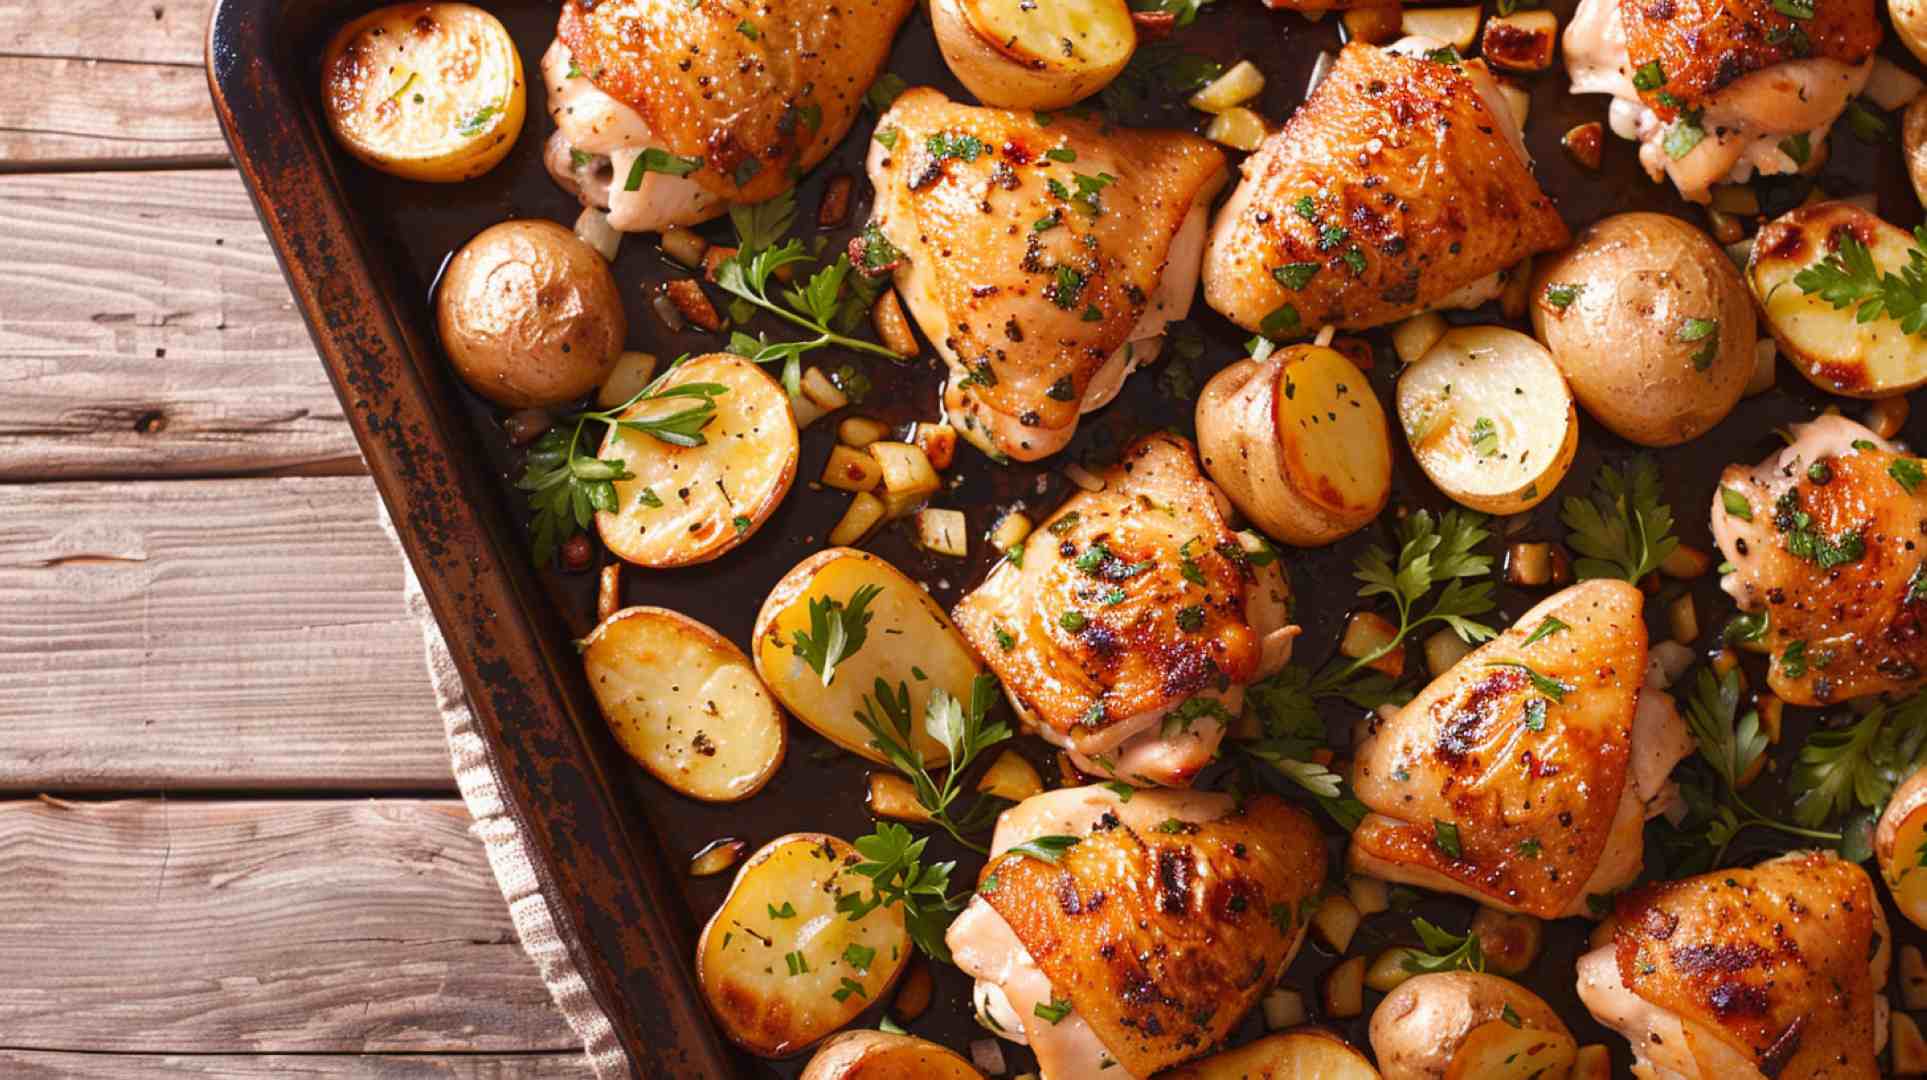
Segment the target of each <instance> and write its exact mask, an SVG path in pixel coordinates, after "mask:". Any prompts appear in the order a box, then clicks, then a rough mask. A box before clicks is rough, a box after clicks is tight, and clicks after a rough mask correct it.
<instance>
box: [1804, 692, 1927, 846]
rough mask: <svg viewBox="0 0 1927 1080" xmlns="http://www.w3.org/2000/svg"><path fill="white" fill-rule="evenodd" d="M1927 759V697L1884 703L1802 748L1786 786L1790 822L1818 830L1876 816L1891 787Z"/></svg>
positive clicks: (1817, 735) (1817, 734)
mask: <svg viewBox="0 0 1927 1080" xmlns="http://www.w3.org/2000/svg"><path fill="white" fill-rule="evenodd" d="M1923 760H1927V695H1918V694H1917V695H1915V696H1913V697H1910V698H1908V699H1906V700H1905V701H1902V702H1900V703H1898V704H1895V705H1887V704H1882V705H1878V706H1876V707H1874V709H1873V710H1872V711H1870V712H1868V713H1867V715H1865V716H1863V717H1861V718H1860V719H1859V720H1857V721H1854V722H1852V723H1849V724H1847V725H1846V726H1844V727H1840V728H1834V729H1831V730H1823V731H1816V732H1814V733H1813V734H1812V735H1811V736H1809V737H1808V738H1807V741H1806V745H1804V746H1802V747H1801V748H1800V756H1799V758H1798V759H1797V760H1796V761H1795V762H1794V765H1793V775H1792V780H1791V783H1790V785H1789V786H1790V787H1791V788H1792V790H1794V791H1797V792H1799V796H1798V797H1797V798H1796V799H1795V800H1794V803H1793V820H1795V821H1797V822H1799V823H1800V824H1801V825H1804V826H1807V827H1809V828H1817V827H1819V826H1820V825H1823V824H1825V823H1827V822H1829V821H1836V820H1839V819H1840V818H1843V817H1846V816H1848V815H1850V814H1855V813H1865V814H1868V815H1872V814H1878V813H1879V812H1880V810H1881V809H1882V808H1883V807H1885V806H1886V804H1887V799H1888V797H1890V796H1891V795H1893V793H1894V787H1895V786H1896V785H1898V784H1899V783H1900V781H1901V780H1902V779H1903V778H1904V777H1905V776H1906V775H1907V774H1908V773H1910V772H1912V771H1913V770H1914V768H1915V767H1916V766H1918V765H1920V764H1921V763H1922V761H1923Z"/></svg>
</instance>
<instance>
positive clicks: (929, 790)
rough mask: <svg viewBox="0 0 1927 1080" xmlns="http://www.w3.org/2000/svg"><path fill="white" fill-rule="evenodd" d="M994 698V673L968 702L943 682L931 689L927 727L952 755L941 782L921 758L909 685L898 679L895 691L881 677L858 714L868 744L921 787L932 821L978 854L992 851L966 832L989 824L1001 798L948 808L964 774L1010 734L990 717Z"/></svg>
mask: <svg viewBox="0 0 1927 1080" xmlns="http://www.w3.org/2000/svg"><path fill="white" fill-rule="evenodd" d="M996 697H997V680H996V679H995V678H993V677H991V676H990V675H979V676H977V678H976V680H975V681H974V682H972V684H971V687H970V701H969V702H968V704H966V703H964V702H960V701H958V700H957V699H956V698H954V697H952V696H950V694H949V693H948V692H947V691H945V690H944V688H943V687H941V686H939V687H934V688H932V689H931V691H930V698H929V700H928V701H927V702H926V703H925V705H924V710H923V730H924V733H925V734H927V735H929V736H930V737H931V738H932V739H934V740H936V741H937V743H938V744H939V745H941V746H942V747H943V748H944V753H945V755H946V757H947V759H948V760H947V767H946V768H945V770H944V776H943V779H942V780H941V781H939V780H937V779H936V778H935V777H934V776H932V775H931V773H930V770H929V769H928V768H927V767H926V766H925V765H924V763H923V756H922V755H921V754H919V753H917V751H916V750H915V748H914V747H915V740H914V739H913V738H912V736H911V734H910V731H911V726H910V725H911V718H910V688H909V687H908V686H907V685H905V684H904V683H901V682H899V683H897V686H896V689H895V691H894V692H893V691H892V690H891V689H890V685H889V684H888V683H886V682H884V681H883V680H882V679H878V680H877V681H876V686H875V689H874V693H872V694H867V695H865V696H864V698H863V709H862V711H861V712H859V713H857V714H856V719H857V722H858V723H860V724H862V725H863V728H864V730H866V731H868V732H869V733H870V745H871V746H874V747H876V749H877V750H878V751H880V752H881V753H882V754H883V756H884V757H886V758H888V759H889V761H890V764H891V765H893V766H895V767H896V769H897V771H898V772H901V773H903V774H904V775H905V776H907V777H909V779H910V783H911V785H912V786H914V787H915V788H916V791H917V803H918V804H919V805H921V806H922V807H923V809H924V810H925V812H927V813H928V814H929V815H930V821H931V823H932V824H935V825H937V826H939V827H941V828H942V829H943V830H944V831H945V832H947V833H949V834H950V835H951V837H952V838H954V839H955V840H956V841H957V842H958V843H960V844H962V845H964V846H965V847H967V848H970V849H971V850H972V851H976V852H980V853H983V852H987V850H988V849H986V848H985V847H984V846H983V845H981V844H977V843H975V842H973V841H971V840H969V839H966V838H965V834H966V833H972V832H979V831H981V830H983V829H984V828H986V827H988V826H989V825H990V823H991V820H992V819H993V818H994V817H995V816H996V812H997V809H998V805H999V802H1000V800H997V799H992V798H982V799H978V800H977V801H976V802H975V803H973V804H971V807H970V809H969V810H968V811H966V812H965V813H963V814H961V815H957V814H952V813H951V810H950V808H951V805H952V804H953V803H955V802H956V801H957V797H958V796H959V795H961V794H963V788H964V783H963V774H964V771H965V770H966V769H968V768H969V767H970V763H971V762H973V761H975V760H977V758H978V757H979V756H980V755H982V754H983V752H984V751H985V750H988V749H990V748H991V747H993V746H996V745H997V744H998V743H1001V742H1005V741H1007V740H1009V739H1010V737H1011V730H1010V725H1009V724H1006V723H1004V722H1003V721H1001V720H999V721H996V722H995V723H992V722H989V721H988V720H987V719H986V716H987V714H988V713H989V712H990V707H991V704H992V703H993V702H994V701H995V700H996Z"/></svg>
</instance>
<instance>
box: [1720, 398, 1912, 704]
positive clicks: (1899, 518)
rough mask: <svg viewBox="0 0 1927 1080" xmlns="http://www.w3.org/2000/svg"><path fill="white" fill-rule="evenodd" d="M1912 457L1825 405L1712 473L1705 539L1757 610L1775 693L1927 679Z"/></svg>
mask: <svg viewBox="0 0 1927 1080" xmlns="http://www.w3.org/2000/svg"><path fill="white" fill-rule="evenodd" d="M1922 470H1927V463H1920V462H1918V459H1915V458H1912V457H1909V456H1907V455H1904V454H1901V453H1899V452H1898V451H1897V450H1896V448H1895V447H1894V446H1893V444H1891V443H1889V442H1888V441H1887V440H1885V439H1882V438H1880V437H1879V436H1877V435H1875V434H1874V433H1873V432H1871V431H1868V430H1867V429H1866V428H1864V427H1861V426H1860V425H1859V424H1856V423H1854V422H1853V421H1851V420H1848V419H1846V418H1845V417H1841V416H1822V417H1820V418H1818V419H1816V420H1814V421H1813V422H1812V423H1809V424H1801V425H1797V426H1796V427H1795V428H1794V439H1793V442H1792V443H1791V444H1790V445H1788V446H1787V447H1786V448H1785V449H1783V450H1781V451H1780V452H1779V453H1777V454H1775V455H1773V456H1772V457H1770V458H1768V459H1767V460H1766V461H1764V462H1762V463H1761V464H1759V465H1758V466H1755V467H1753V468H1747V467H1746V466H1743V465H1729V466H1728V467H1727V469H1726V472H1725V473H1724V474H1723V475H1722V476H1721V477H1720V490H1719V491H1716V492H1714V494H1713V510H1712V513H1713V538H1714V540H1715V541H1717V542H1718V544H1719V547H1720V551H1721V552H1722V553H1723V554H1725V556H1726V558H1727V560H1728V561H1729V562H1731V563H1732V564H1733V566H1734V570H1733V571H1732V572H1731V573H1729V574H1727V575H1726V577H1725V579H1724V580H1723V581H1722V583H1721V584H1722V586H1723V587H1724V588H1725V589H1726V591H1727V592H1729V593H1731V594H1732V595H1733V598H1734V599H1735V600H1737V601H1739V605H1740V607H1741V608H1742V609H1743V610H1745V611H1749V612H1755V613H1764V615H1765V617H1766V622H1767V626H1766V630H1765V636H1764V637H1763V638H1762V640H1763V641H1765V642H1766V644H1767V646H1768V648H1769V649H1770V651H1771V653H1772V656H1773V666H1772V668H1771V669H1770V670H1769V671H1768V673H1767V682H1768V684H1769V685H1770V686H1771V687H1772V688H1773V692H1774V693H1775V694H1777V695H1779V696H1780V697H1781V698H1782V699H1784V700H1785V701H1787V702H1789V703H1791V704H1794V705H1825V704H1828V703H1831V702H1836V701H1844V700H1846V699H1848V698H1852V697H1859V696H1861V695H1864V694H1875V693H1881V692H1886V691H1894V692H1899V691H1906V690H1912V689H1914V688H1915V687H1918V686H1921V685H1922V684H1927V625H1924V624H1923V621H1922V620H1923V619H1927V484H1922V483H1920V482H1919V478H1920V476H1921V472H1922ZM1910 481H1911V483H1910ZM1910 487H1911V488H1912V489H1913V490H1909V488H1910ZM1729 501H1730V502H1731V504H1732V507H1731V508H1730V509H1729V506H1728V503H1729ZM1736 510H1737V511H1738V512H1737V513H1736V512H1735V511H1736Z"/></svg>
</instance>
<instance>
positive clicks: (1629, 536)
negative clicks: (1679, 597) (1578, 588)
mask: <svg viewBox="0 0 1927 1080" xmlns="http://www.w3.org/2000/svg"><path fill="white" fill-rule="evenodd" d="M1660 494H1661V493H1660V484H1659V467H1658V466H1657V465H1655V464H1654V463H1653V459H1652V458H1650V457H1647V456H1645V455H1643V454H1642V455H1640V456H1638V457H1635V458H1633V459H1632V461H1630V462H1629V463H1627V466H1626V469H1625V471H1624V472H1621V471H1620V470H1618V469H1614V468H1613V467H1612V466H1610V465H1601V466H1600V467H1599V475H1598V476H1597V477H1596V478H1595V479H1594V480H1593V490H1592V496H1591V498H1590V499H1581V498H1578V497H1576V496H1574V497H1570V498H1568V499H1566V502H1565V506H1564V507H1563V508H1561V510H1560V512H1559V520H1561V521H1563V522H1565V523H1566V527H1567V528H1569V529H1571V530H1572V532H1571V534H1570V535H1569V536H1568V537H1567V541H1566V542H1567V546H1568V547H1571V548H1572V549H1573V550H1574V551H1576V552H1578V553H1579V554H1580V555H1581V556H1583V557H1582V558H1580V559H1578V560H1577V561H1575V562H1574V563H1573V572H1574V573H1575V574H1577V575H1578V577H1579V578H1580V580H1582V581H1583V580H1586V579H1588V578H1620V579H1622V580H1625V581H1631V582H1638V581H1639V580H1640V579H1641V578H1643V577H1645V576H1646V575H1647V574H1650V573H1652V572H1653V571H1654V570H1656V569H1658V568H1659V564H1660V563H1662V562H1664V561H1665V560H1666V557H1667V556H1668V555H1671V554H1672V553H1673V549H1674V548H1677V547H1679V538H1678V537H1676V536H1674V535H1672V532H1673V508H1672V507H1671V506H1668V505H1667V504H1666V503H1663V502H1661V501H1660Z"/></svg>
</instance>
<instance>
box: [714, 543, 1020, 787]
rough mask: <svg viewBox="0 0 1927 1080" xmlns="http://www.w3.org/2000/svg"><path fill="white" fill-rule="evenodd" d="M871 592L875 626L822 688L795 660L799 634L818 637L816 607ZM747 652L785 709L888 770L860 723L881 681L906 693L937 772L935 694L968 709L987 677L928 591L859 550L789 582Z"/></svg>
mask: <svg viewBox="0 0 1927 1080" xmlns="http://www.w3.org/2000/svg"><path fill="white" fill-rule="evenodd" d="M866 587H867V588H872V589H875V590H877V591H876V593H875V595H874V597H873V598H872V599H871V600H870V602H869V604H868V605H867V606H866V608H865V610H866V611H867V612H868V613H869V615H870V621H869V624H868V626H867V628H866V630H865V635H864V641H863V644H862V646H861V647H859V648H858V649H857V650H856V651H855V652H854V653H853V654H850V655H847V656H846V657H844V659H843V660H842V661H841V662H840V663H839V664H837V666H836V667H835V669H834V671H833V672H832V676H833V677H832V679H831V682H830V685H828V686H825V685H823V678H822V676H821V675H820V674H818V673H817V671H816V670H815V669H814V668H812V667H811V666H810V665H809V664H808V663H807V662H806V661H805V660H804V659H803V657H802V656H800V655H798V653H797V651H796V635H797V634H798V633H803V634H811V633H812V629H811V618H810V605H811V604H812V603H814V604H817V605H819V607H820V606H821V605H824V604H826V603H829V602H831V601H834V602H835V603H837V604H839V605H846V606H847V605H848V604H850V603H851V602H852V600H853V598H854V597H855V596H856V592H857V590H858V589H863V588H866ZM750 651H751V654H752V655H753V656H755V658H756V670H757V672H758V673H760V674H761V675H762V676H763V680H764V681H765V682H766V683H768V684H769V688H770V690H771V691H772V692H774V693H775V694H776V699H777V700H778V701H781V702H782V703H783V707H784V708H787V709H788V710H789V711H790V712H792V713H794V714H796V717H797V719H799V720H801V721H803V722H804V723H805V724H808V725H809V726H810V727H812V728H815V729H816V731H817V732H818V733H819V734H821V735H822V736H823V737H824V738H826V739H828V740H830V741H831V742H833V743H835V744H837V745H838V746H841V747H843V748H844V749H845V750H849V751H850V752H852V753H856V754H861V755H863V756H864V757H866V758H869V759H870V760H871V761H875V762H880V763H883V764H889V762H888V761H887V760H886V759H885V758H884V757H883V755H882V754H880V753H878V752H877V751H876V750H875V749H873V748H872V747H871V746H870V733H869V732H868V731H866V730H865V729H864V727H863V725H862V724H860V723H858V722H857V719H856V716H857V713H859V712H861V711H862V710H863V708H864V698H865V697H869V696H871V695H872V694H873V693H874V690H875V687H876V682H877V680H878V679H882V680H883V681H884V683H885V684H886V685H888V686H890V687H896V686H897V685H898V684H902V685H903V686H906V687H908V688H909V691H910V710H911V712H910V715H911V720H912V725H911V735H912V737H913V738H914V739H915V740H916V747H917V749H918V751H920V752H921V753H922V754H923V760H924V761H925V762H926V763H927V764H932V765H934V764H937V763H939V762H941V761H943V760H945V755H944V749H943V746H942V744H941V743H939V742H937V740H935V739H933V738H931V737H930V736H929V734H928V733H926V732H925V731H924V730H923V709H924V704H925V703H926V702H927V701H929V700H930V691H931V690H932V689H933V688H935V687H939V686H941V687H943V688H944V690H946V691H948V692H949V694H950V695H951V696H952V697H954V698H956V699H957V700H958V701H965V702H967V701H969V700H970V691H971V684H972V682H974V681H975V679H976V677H977V674H978V672H979V671H981V670H982V669H981V668H980V667H978V665H977V659H976V656H975V655H974V654H973V653H972V652H971V651H970V646H969V645H968V644H966V643H965V642H964V639H963V635H961V634H959V633H957V628H956V627H955V626H952V625H951V623H950V617H949V616H948V615H945V614H944V612H943V609H942V608H940V607H938V606H937V602H936V601H934V600H932V599H931V598H930V594H929V593H927V592H925V591H924V589H923V586H921V585H918V584H917V583H916V582H914V581H911V580H910V579H909V578H907V577H905V576H903V574H902V572H900V571H899V570H898V569H897V568H896V567H894V566H891V565H890V564H889V563H887V562H885V561H884V560H882V559H879V558H877V557H876V556H875V555H871V554H869V553H867V552H862V551H857V550H854V549H852V548H831V549H829V550H827V551H819V552H817V553H816V554H815V555H812V556H810V557H809V558H807V559H804V560H803V561H802V562H800V563H798V564H797V565H796V566H795V567H794V568H793V569H791V570H790V572H789V573H787V574H785V575H783V580H781V581H779V582H777V583H776V588H774V589H772V590H770V594H769V598H768V599H767V600H765V601H763V608H762V610H761V611H760V612H758V613H757V615H756V636H755V644H754V646H753V647H752V648H751V650H750Z"/></svg>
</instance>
